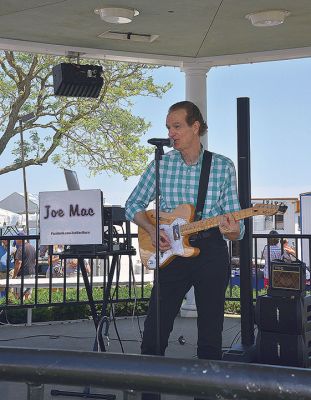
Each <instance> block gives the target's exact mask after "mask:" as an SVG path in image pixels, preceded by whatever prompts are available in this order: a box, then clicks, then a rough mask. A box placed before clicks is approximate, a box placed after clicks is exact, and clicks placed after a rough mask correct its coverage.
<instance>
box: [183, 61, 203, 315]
mask: <svg viewBox="0 0 311 400" xmlns="http://www.w3.org/2000/svg"><path fill="white" fill-rule="evenodd" d="M209 70H210V66H209V65H206V64H205V65H202V64H199V63H189V64H184V66H183V68H182V71H184V72H185V79H186V93H185V98H186V100H189V101H192V102H193V103H195V104H196V105H197V106H198V107H199V109H200V111H201V113H202V116H203V119H204V121H206V119H207V84H206V80H207V73H208V71H209ZM201 143H202V145H203V147H204V148H205V149H206V148H207V134H205V135H204V136H203V137H202V138H201ZM180 315H181V316H182V317H196V316H197V308H196V304H195V299H194V290H193V287H192V288H191V289H190V290H189V292H188V293H187V295H186V300H185V301H184V303H183V305H182V306H181V309H180Z"/></svg>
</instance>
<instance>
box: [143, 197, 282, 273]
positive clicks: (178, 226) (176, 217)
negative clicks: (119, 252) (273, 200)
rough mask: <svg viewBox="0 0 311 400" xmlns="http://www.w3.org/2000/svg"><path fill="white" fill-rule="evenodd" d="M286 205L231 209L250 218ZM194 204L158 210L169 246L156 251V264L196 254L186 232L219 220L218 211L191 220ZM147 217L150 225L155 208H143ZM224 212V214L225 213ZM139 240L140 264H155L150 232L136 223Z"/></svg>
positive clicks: (205, 228)
mask: <svg viewBox="0 0 311 400" xmlns="http://www.w3.org/2000/svg"><path fill="white" fill-rule="evenodd" d="M286 209H287V206H285V205H283V204H280V205H275V204H255V205H254V206H253V207H250V208H246V209H244V210H240V211H235V212H233V213H232V215H233V216H234V218H235V220H236V221H239V220H241V219H244V218H249V217H252V216H254V215H274V214H277V213H278V214H284V213H285V211H286ZM194 213H195V208H194V206H193V205H191V204H181V205H179V206H178V207H176V209H175V210H174V211H173V212H171V213H166V212H160V213H159V217H160V229H163V230H164V231H165V233H166V234H167V236H168V238H169V240H170V242H171V248H170V249H169V250H167V251H165V252H160V254H159V267H160V268H163V267H165V266H166V265H168V264H169V263H170V262H171V261H172V260H173V259H174V258H175V257H176V256H181V257H195V256H197V255H198V254H199V252H200V249H198V248H196V247H192V246H190V244H189V236H190V235H192V234H194V233H198V232H200V231H204V230H207V229H210V228H213V227H216V226H218V224H219V217H220V216H219V215H218V216H216V217H211V218H207V219H201V220H200V221H194V222H193V219H194ZM146 214H147V217H148V218H149V220H150V222H151V223H152V224H153V225H156V212H155V210H148V211H146ZM224 215H227V214H224ZM138 243H139V251H140V258H141V261H142V264H143V265H144V266H145V267H147V268H149V269H155V268H156V249H155V247H154V246H153V244H152V241H151V238H150V236H149V234H148V233H147V232H146V231H145V230H144V229H143V228H141V227H138Z"/></svg>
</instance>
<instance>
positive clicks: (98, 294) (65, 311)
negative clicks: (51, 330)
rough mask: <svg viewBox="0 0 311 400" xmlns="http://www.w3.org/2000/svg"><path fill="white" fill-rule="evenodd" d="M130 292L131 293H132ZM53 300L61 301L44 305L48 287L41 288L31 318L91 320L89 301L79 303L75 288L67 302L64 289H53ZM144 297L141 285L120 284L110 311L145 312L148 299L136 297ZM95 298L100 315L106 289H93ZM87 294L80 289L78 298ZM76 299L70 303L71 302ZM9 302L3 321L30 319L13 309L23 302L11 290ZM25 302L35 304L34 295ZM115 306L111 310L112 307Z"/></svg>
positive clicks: (147, 290)
mask: <svg viewBox="0 0 311 400" xmlns="http://www.w3.org/2000/svg"><path fill="white" fill-rule="evenodd" d="M151 288H152V287H151V285H150V284H146V285H145V287H144V297H145V298H149V297H150V294H151ZM115 293H116V291H115V288H113V289H112V297H113V298H115ZM130 294H131V296H130ZM51 296H52V299H51V301H52V303H53V304H57V303H58V304H59V305H53V306H45V307H44V306H43V305H44V304H48V303H49V290H48V289H38V302H37V303H38V305H41V306H39V307H34V308H33V311H32V320H33V322H43V321H64V320H72V319H88V318H91V310H90V307H89V305H88V304H87V303H86V304H76V302H77V301H78V300H77V290H76V289H66V292H65V297H66V304H63V301H64V291H63V290H62V289H56V290H53V291H52V293H51ZM141 297H142V290H141V287H139V286H138V287H136V288H135V293H134V288H133V287H132V288H131V293H130V288H129V287H127V286H120V287H118V299H119V302H118V303H114V302H113V303H112V304H113V306H111V304H110V305H109V307H110V308H109V309H108V314H110V311H111V312H113V314H114V315H115V316H116V317H120V316H129V315H133V314H134V315H145V314H146V313H147V310H148V301H141V300H137V301H135V300H134V299H135V298H137V299H139V298H141ZM93 298H94V300H95V301H98V302H99V303H98V304H97V305H96V308H97V312H98V314H100V312H101V307H102V299H103V290H102V289H100V288H93ZM129 298H132V299H133V300H132V301H123V302H122V301H121V300H122V299H129ZM87 300H88V299H87V294H86V290H85V289H81V290H80V291H79V301H81V302H83V301H85V302H87ZM71 301H72V302H74V303H72V304H70V302H71ZM4 302H5V299H4V298H2V299H0V306H1V305H4ZM9 302H10V305H11V307H10V308H8V309H6V311H5V313H2V314H1V317H0V322H7V321H6V319H7V320H8V321H9V322H10V323H12V324H17V323H26V320H27V310H26V309H25V308H24V309H19V308H14V305H16V306H18V305H20V301H19V300H18V299H16V297H14V295H13V294H12V293H11V292H10V293H9ZM25 304H26V305H28V306H29V305H31V304H34V296H32V297H31V298H30V299H29V300H27V301H26V302H25ZM111 307H112V310H111Z"/></svg>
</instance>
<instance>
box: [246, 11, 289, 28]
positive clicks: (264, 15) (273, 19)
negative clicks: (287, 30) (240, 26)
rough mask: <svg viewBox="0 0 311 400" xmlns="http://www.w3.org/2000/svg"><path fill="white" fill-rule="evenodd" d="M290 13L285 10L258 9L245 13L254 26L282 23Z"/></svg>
mask: <svg viewBox="0 0 311 400" xmlns="http://www.w3.org/2000/svg"><path fill="white" fill-rule="evenodd" d="M289 15H290V12H289V11H287V10H268V11H259V12H254V13H251V14H247V15H245V18H247V19H249V20H250V21H251V23H252V24H253V25H254V26H259V27H267V26H276V25H280V24H283V22H284V20H285V18H286V17H288V16H289Z"/></svg>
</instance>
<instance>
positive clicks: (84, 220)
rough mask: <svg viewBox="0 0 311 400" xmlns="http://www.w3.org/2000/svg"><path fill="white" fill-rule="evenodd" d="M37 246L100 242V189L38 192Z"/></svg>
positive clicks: (101, 241)
mask: <svg viewBox="0 0 311 400" xmlns="http://www.w3.org/2000/svg"><path fill="white" fill-rule="evenodd" d="M39 207H40V244H41V245H52V244H66V245H70V244H101V243H103V226H102V211H103V196H102V192H101V190H69V191H67V190H66V191H62V192H41V193H39Z"/></svg>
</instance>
